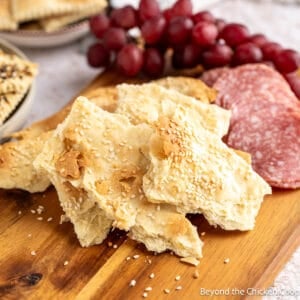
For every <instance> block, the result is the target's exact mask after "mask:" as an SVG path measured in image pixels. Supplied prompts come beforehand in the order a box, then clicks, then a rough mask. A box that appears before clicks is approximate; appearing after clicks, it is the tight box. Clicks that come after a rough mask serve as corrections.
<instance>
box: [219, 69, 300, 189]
mask: <svg viewBox="0 0 300 300" xmlns="http://www.w3.org/2000/svg"><path fill="white" fill-rule="evenodd" d="M214 87H215V88H216V89H217V90H218V92H219V94H218V100H217V104H219V105H221V106H222V107H224V108H227V109H231V112H232V117H231V122H230V130H229V133H228V135H227V137H226V139H225V141H226V142H227V144H228V145H229V146H230V147H232V148H235V149H238V150H242V151H245V152H249V153H250V154H251V156H252V165H253V168H254V170H255V171H256V172H257V173H258V174H260V175H261V176H262V177H263V178H264V179H265V180H266V181H267V182H268V183H269V184H270V185H272V186H274V187H279V188H299V187H300V102H299V101H298V100H297V98H296V96H295V95H294V94H293V92H292V91H291V89H290V87H289V86H288V84H287V83H286V81H285V80H284V79H283V77H282V76H281V75H280V74H278V73H277V72H276V71H274V70H273V69H271V68H269V67H267V66H265V65H257V64H256V65H245V66H241V67H238V68H235V69H232V70H229V71H227V73H226V74H223V75H221V77H219V79H218V80H217V81H216V82H215V84H214Z"/></svg>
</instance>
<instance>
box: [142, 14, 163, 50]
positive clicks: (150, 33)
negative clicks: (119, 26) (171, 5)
mask: <svg viewBox="0 0 300 300" xmlns="http://www.w3.org/2000/svg"><path fill="white" fill-rule="evenodd" d="M165 29H166V20H165V19H164V18H163V17H161V16H160V17H156V18H152V19H149V20H147V21H145V23H144V24H143V25H142V27H141V32H142V36H143V38H144V41H145V42H146V43H147V44H149V45H153V44H156V43H157V42H158V41H159V40H160V39H161V37H162V36H163V34H164V32H165Z"/></svg>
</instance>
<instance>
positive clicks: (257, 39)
mask: <svg viewBox="0 0 300 300" xmlns="http://www.w3.org/2000/svg"><path fill="white" fill-rule="evenodd" d="M247 42H250V43H254V44H255V45H256V46H258V47H259V48H261V47H262V46H264V45H265V44H266V43H268V39H267V38H266V37H265V36H264V35H263V34H254V35H251V36H250V37H249V38H248V40H247Z"/></svg>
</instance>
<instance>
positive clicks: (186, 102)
mask: <svg viewBox="0 0 300 300" xmlns="http://www.w3.org/2000/svg"><path fill="white" fill-rule="evenodd" d="M117 89H118V97H119V103H118V107H117V109H116V112H117V113H120V114H124V115H126V116H127V117H128V118H129V119H130V121H131V122H132V123H133V124H140V123H148V124H152V123H153V122H155V121H157V119H158V118H159V117H160V116H161V115H165V116H167V115H172V113H174V110H175V109H176V107H177V106H178V105H181V106H184V107H185V108H186V109H188V110H189V114H190V118H191V119H194V120H195V122H197V123H198V126H201V127H204V128H206V129H208V130H210V131H212V132H213V133H215V134H217V135H219V136H220V137H222V136H224V135H225V134H226V133H227V131H228V128H229V122H230V112H229V111H227V110H225V109H222V108H220V107H218V106H216V105H214V104H210V105H209V104H207V103H203V102H201V101H197V100H196V99H194V98H192V97H188V96H185V95H183V94H181V93H179V92H177V91H175V90H170V89H166V88H164V87H161V86H159V85H157V84H155V83H146V84H140V85H133V84H130V85H129V84H121V85H118V86H117Z"/></svg>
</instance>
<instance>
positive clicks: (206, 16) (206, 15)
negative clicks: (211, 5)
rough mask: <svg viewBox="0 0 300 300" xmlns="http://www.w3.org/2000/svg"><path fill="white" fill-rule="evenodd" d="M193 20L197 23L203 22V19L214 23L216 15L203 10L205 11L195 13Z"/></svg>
mask: <svg viewBox="0 0 300 300" xmlns="http://www.w3.org/2000/svg"><path fill="white" fill-rule="evenodd" d="M193 21H194V23H195V24H197V23H199V22H203V21H204V22H210V23H214V22H215V17H214V16H213V15H212V13H210V12H209V11H207V10H203V11H200V12H198V13H196V14H195V15H193Z"/></svg>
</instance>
